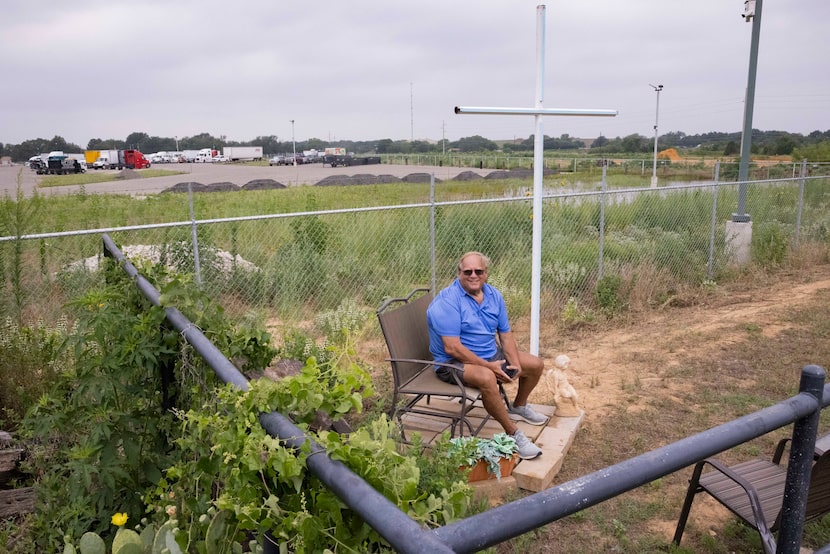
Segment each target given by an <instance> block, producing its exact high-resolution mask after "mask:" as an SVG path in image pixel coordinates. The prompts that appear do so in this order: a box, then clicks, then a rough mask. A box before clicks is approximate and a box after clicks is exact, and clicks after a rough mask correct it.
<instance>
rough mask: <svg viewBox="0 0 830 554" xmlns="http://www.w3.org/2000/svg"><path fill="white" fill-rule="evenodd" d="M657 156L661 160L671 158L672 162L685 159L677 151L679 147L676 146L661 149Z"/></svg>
mask: <svg viewBox="0 0 830 554" xmlns="http://www.w3.org/2000/svg"><path fill="white" fill-rule="evenodd" d="M657 157H658V158H659V159H661V160H670V161H672V162H679V161H680V160H682V159H683V158H681V157H680V154H678V153H677V149H675V148H666V149H665V150H661V151H660V152H658V153H657Z"/></svg>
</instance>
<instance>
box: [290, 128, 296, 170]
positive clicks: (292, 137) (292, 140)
mask: <svg viewBox="0 0 830 554" xmlns="http://www.w3.org/2000/svg"><path fill="white" fill-rule="evenodd" d="M291 147H292V148H293V150H294V157H293V158H291V160H292V161H293V162H294V165H295V166H296V165H297V142H296V141H295V140H294V120H293V119H292V120H291Z"/></svg>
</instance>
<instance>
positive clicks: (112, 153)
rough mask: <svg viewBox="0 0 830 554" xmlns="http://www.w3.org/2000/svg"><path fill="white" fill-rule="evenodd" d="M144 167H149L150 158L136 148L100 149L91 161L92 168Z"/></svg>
mask: <svg viewBox="0 0 830 554" xmlns="http://www.w3.org/2000/svg"><path fill="white" fill-rule="evenodd" d="M125 167H126V168H127V169H145V168H148V167H150V160H148V159H147V158H146V157H145V156H144V154H142V153H141V152H139V151H138V150H100V151H99V155H98V159H97V160H95V161H94V162H93V163H92V168H93V169H124V168H125Z"/></svg>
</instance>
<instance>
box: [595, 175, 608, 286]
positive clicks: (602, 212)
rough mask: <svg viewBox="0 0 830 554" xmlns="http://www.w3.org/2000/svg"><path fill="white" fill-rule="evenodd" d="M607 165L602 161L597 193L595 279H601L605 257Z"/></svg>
mask: <svg viewBox="0 0 830 554" xmlns="http://www.w3.org/2000/svg"><path fill="white" fill-rule="evenodd" d="M607 170H608V166H607V165H606V164H605V162H604V161H603V162H602V192H601V193H600V195H599V264H598V266H597V281H601V280H602V263H603V261H604V259H605V257H604V253H605V193H606V192H608V182H607V181H606V180H605V177H606V173H607Z"/></svg>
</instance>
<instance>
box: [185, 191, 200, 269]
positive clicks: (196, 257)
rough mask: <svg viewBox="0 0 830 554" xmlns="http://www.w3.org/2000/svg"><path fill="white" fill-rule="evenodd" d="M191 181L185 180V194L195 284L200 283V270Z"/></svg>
mask: <svg viewBox="0 0 830 554" xmlns="http://www.w3.org/2000/svg"><path fill="white" fill-rule="evenodd" d="M192 185H193V182H192V181H188V182H187V196H188V199H189V201H190V238H191V240H192V241H193V270H194V272H195V273H196V284H197V285H201V284H202V270H201V266H200V264H199V238H198V237H197V235H196V211H195V210H194V209H193V186H192Z"/></svg>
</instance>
